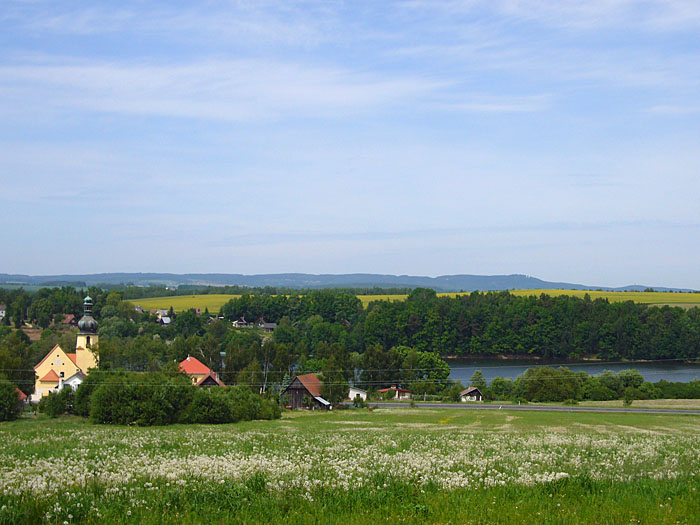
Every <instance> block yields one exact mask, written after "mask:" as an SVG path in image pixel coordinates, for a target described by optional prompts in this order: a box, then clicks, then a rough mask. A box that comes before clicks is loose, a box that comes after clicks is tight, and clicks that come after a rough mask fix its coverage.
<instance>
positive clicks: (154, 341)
mask: <svg viewBox="0 0 700 525" xmlns="http://www.w3.org/2000/svg"><path fill="white" fill-rule="evenodd" d="M88 293H90V295H91V296H92V297H93V299H94V301H95V308H94V313H95V316H96V317H97V318H98V319H99V323H100V326H99V334H100V346H99V356H100V362H101V366H102V367H105V368H106V367H111V368H126V369H131V370H158V369H160V368H161V367H162V366H163V365H164V364H165V363H168V362H172V361H173V360H181V359H183V358H184V357H186V356H187V355H188V354H190V355H195V356H197V357H198V358H200V359H201V360H202V361H203V362H205V363H206V364H207V365H208V366H210V367H211V368H213V369H214V370H216V371H218V372H220V373H221V375H222V377H223V378H224V381H225V382H228V383H239V384H241V383H242V384H246V383H248V384H251V385H254V384H255V385H258V384H260V385H266V384H269V383H271V382H272V383H275V382H277V383H279V382H282V381H283V380H284V378H285V377H288V376H290V375H292V374H293V373H297V372H299V371H315V372H323V375H324V377H331V378H334V379H333V380H334V382H342V381H354V382H358V383H360V384H364V385H365V386H377V385H384V384H386V383H391V382H397V381H403V382H405V383H411V384H414V383H415V382H417V381H428V382H433V383H438V384H443V385H444V383H445V381H446V379H447V376H448V375H449V368H448V367H447V365H446V364H445V363H444V361H442V360H440V359H439V356H447V355H456V356H465V355H496V354H508V355H515V354H518V355H531V356H539V357H546V358H577V357H582V356H595V357H598V358H602V359H621V358H623V359H679V358H698V357H700V309H698V308H691V309H688V310H685V309H682V308H673V307H668V306H664V307H653V306H646V305H641V304H635V303H632V302H624V303H610V302H608V301H607V300H604V299H596V300H594V301H591V300H590V299H589V298H587V297H585V298H575V297H568V296H560V297H550V296H547V295H544V294H543V295H540V296H539V297H518V296H514V295H512V294H510V293H508V292H493V293H486V294H480V293H472V294H468V295H462V296H457V297H439V296H437V295H436V293H435V292H434V291H432V290H427V289H416V290H414V291H412V292H411V294H410V295H409V297H408V298H407V300H406V301H403V302H388V301H373V302H370V303H369V305H368V306H367V308H363V307H362V303H361V301H360V300H359V299H358V298H357V297H356V296H355V295H353V294H351V293H347V292H338V291H329V290H314V291H309V292H307V293H304V294H302V295H290V296H287V295H269V294H256V295H242V296H241V297H239V298H236V299H233V300H231V301H229V302H228V303H227V304H225V305H224V306H223V307H222V308H221V311H220V312H206V311H205V312H202V313H201V314H200V315H197V314H196V313H195V312H194V311H187V312H182V313H180V314H175V313H174V312H171V316H172V317H173V321H172V323H170V324H169V325H167V326H166V325H163V324H159V323H158V322H157V318H156V316H154V315H152V314H149V313H148V312H144V313H143V314H141V313H138V312H137V311H136V310H135V309H134V307H133V305H132V304H131V303H129V302H128V301H124V300H123V298H122V297H123V292H121V291H115V290H112V291H105V290H101V289H99V288H91V289H90V290H88ZM84 294H85V292H84V291H79V290H75V289H72V288H54V289H44V290H40V291H39V292H36V293H33V294H30V293H27V292H24V291H21V290H13V291H6V290H2V291H0V303H5V304H7V305H8V315H7V316H6V317H5V320H4V324H6V325H11V324H12V325H14V326H15V327H19V326H23V327H24V328H26V325H25V323H32V324H38V325H40V326H42V327H46V328H47V329H46V330H44V332H43V333H42V334H41V338H40V340H38V341H32V342H30V341H29V340H28V339H27V338H26V336H24V334H22V333H21V332H13V331H12V329H11V327H10V326H6V328H5V329H1V330H0V368H2V369H3V370H5V375H8V373H7V370H10V371H11V370H13V369H16V370H22V372H21V373H20V372H18V373H16V374H15V375H14V377H11V379H22V380H23V381H26V382H27V383H25V384H23V385H22V386H23V387H24V388H26V389H29V388H30V387H31V381H32V380H33V379H32V378H33V374H32V372H31V368H32V367H33V366H34V364H36V362H37V361H38V360H39V359H40V358H41V357H43V355H44V354H45V353H46V351H48V349H50V348H51V346H52V345H53V344H55V343H57V342H59V341H61V343H62V344H63V345H65V346H67V347H68V348H70V347H71V345H74V343H73V342H72V339H71V337H72V334H71V333H70V328H68V327H65V326H63V327H62V326H61V323H60V319H61V318H62V316H63V314H71V313H72V314H80V308H81V307H80V304H81V298H82V296H83V295H84ZM210 314H211V315H210ZM218 317H220V319H219V318H218ZM241 318H245V320H247V321H248V322H253V323H255V324H257V323H258V321H260V320H263V319H264V321H266V322H268V323H269V322H272V323H277V327H276V329H275V330H274V332H273V333H272V334H264V333H262V331H261V330H259V329H257V328H233V327H232V323H231V322H232V321H235V320H239V319H241Z"/></svg>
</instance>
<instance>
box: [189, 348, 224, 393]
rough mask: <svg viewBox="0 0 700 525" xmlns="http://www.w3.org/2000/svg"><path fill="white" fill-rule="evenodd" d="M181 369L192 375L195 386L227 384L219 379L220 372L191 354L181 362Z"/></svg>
mask: <svg viewBox="0 0 700 525" xmlns="http://www.w3.org/2000/svg"><path fill="white" fill-rule="evenodd" d="M180 370H182V371H183V372H184V373H185V374H187V375H188V376H190V378H191V379H192V384H194V385H195V386H216V385H218V386H226V385H224V384H223V383H222V382H221V380H220V379H219V374H217V373H216V372H214V371H213V370H212V369H211V368H209V367H208V366H207V365H205V364H204V363H202V362H201V361H200V360H199V359H197V358H196V357H192V356H190V355H188V356H187V358H186V359H183V360H182V362H181V363H180Z"/></svg>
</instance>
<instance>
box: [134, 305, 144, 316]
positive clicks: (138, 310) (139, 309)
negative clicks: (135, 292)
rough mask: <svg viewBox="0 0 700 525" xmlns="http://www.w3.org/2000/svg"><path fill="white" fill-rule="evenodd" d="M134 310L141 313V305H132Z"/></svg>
mask: <svg viewBox="0 0 700 525" xmlns="http://www.w3.org/2000/svg"><path fill="white" fill-rule="evenodd" d="M134 310H136V312H137V313H140V314H143V307H142V306H141V305H138V304H137V305H136V306H134Z"/></svg>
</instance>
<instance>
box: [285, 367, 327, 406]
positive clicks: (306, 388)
mask: <svg viewBox="0 0 700 525" xmlns="http://www.w3.org/2000/svg"><path fill="white" fill-rule="evenodd" d="M321 385H322V383H321V381H320V380H319V379H318V377H316V374H304V375H301V376H296V377H295V378H294V381H292V382H291V383H290V384H289V386H288V387H287V388H286V389H285V391H284V392H283V393H284V394H287V395H288V396H289V406H290V407H291V408H293V409H299V408H309V409H311V410H329V409H330V408H331V404H330V403H329V402H328V401H326V400H325V399H323V398H322V397H321Z"/></svg>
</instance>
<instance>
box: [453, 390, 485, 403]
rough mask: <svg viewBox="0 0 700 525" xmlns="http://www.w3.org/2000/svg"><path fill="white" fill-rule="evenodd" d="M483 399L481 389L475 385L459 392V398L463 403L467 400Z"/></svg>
mask: <svg viewBox="0 0 700 525" xmlns="http://www.w3.org/2000/svg"><path fill="white" fill-rule="evenodd" d="M483 399H484V398H483V396H482V395H481V390H479V389H478V388H476V387H475V386H470V387H469V388H465V389H464V390H462V391H461V392H460V393H459V400H460V401H461V402H462V403H466V402H467V401H482V400H483Z"/></svg>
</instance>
